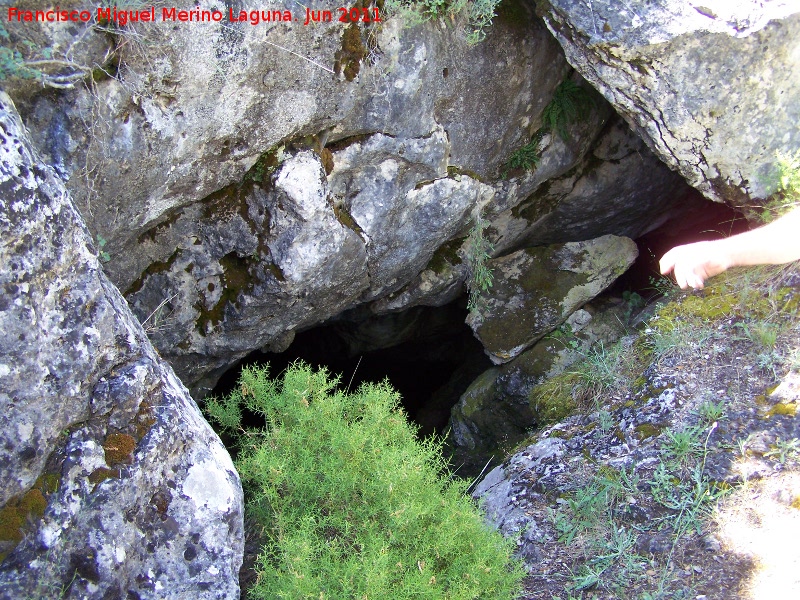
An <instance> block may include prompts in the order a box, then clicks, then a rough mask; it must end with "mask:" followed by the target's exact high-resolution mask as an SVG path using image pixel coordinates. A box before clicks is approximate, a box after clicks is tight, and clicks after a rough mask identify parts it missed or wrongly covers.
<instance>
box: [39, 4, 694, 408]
mask: <svg viewBox="0 0 800 600" xmlns="http://www.w3.org/2000/svg"><path fill="white" fill-rule="evenodd" d="M179 4H180V3H179ZM199 4H200V6H201V8H208V6H210V5H211V4H213V3H210V2H200V3H199ZM240 4H241V8H243V9H251V8H252V9H263V6H261V5H260V4H259V3H258V2H256V1H255V0H247V1H245V2H241V3H240ZM186 5H187V6H188V5H189V3H188V2H187V3H186ZM310 7H311V8H314V6H313V5H310ZM289 8H290V9H291V10H295V9H296V6H295V5H292V6H290V7H289ZM322 8H329V7H327V6H326V7H322ZM295 16H298V17H302V16H304V15H300V14H299V13H298V14H296V15H295ZM301 22H302V21H301ZM262 25H263V24H262ZM132 33H135V35H131V36H130V37H129V38H128V37H126V35H127V34H126V32H125V30H123V31H122V32H120V34H119V36H120V37H118V40H117V41H118V42H120V43H119V44H118V46H119V50H118V54H117V57H118V59H119V64H120V66H119V71H118V73H117V74H116V76H115V77H114V78H108V79H105V80H103V81H98V82H97V83H96V84H95V86H94V87H93V89H92V91H91V93H90V92H89V91H86V90H75V91H74V92H71V93H70V94H67V95H64V96H55V95H43V96H39V97H36V98H34V99H30V100H26V111H25V113H24V116H25V117H26V118H27V119H28V125H29V127H30V128H31V130H32V134H33V136H34V138H35V140H36V141H37V142H38V144H39V146H40V147H41V148H43V149H44V150H45V151H46V153H47V155H48V157H49V159H50V160H51V161H52V164H54V165H56V166H57V167H58V169H59V172H61V173H63V175H64V176H65V178H67V179H68V186H69V188H70V190H71V191H72V193H73V195H74V197H75V198H76V202H77V203H78V206H79V208H80V209H81V210H82V212H83V214H84V215H85V217H86V219H87V222H88V225H89V227H90V229H91V230H92V231H93V232H95V233H96V235H97V236H98V237H102V239H104V240H107V241H106V246H105V247H104V250H105V251H106V252H108V255H109V256H108V257H107V258H108V261H107V262H105V264H104V267H105V269H106V271H107V272H108V274H109V276H110V278H111V279H112V281H113V282H114V283H116V284H117V285H118V286H119V287H120V289H122V290H123V292H124V294H125V296H126V298H127V299H128V300H129V302H130V303H131V305H132V308H133V310H134V313H135V314H136V315H137V316H138V317H139V318H140V320H142V321H146V327H147V330H148V333H149V335H150V336H151V339H152V340H153V342H154V344H155V345H156V347H157V348H158V349H159V351H160V352H161V354H162V355H163V356H164V357H165V358H167V359H168V360H169V361H170V363H171V364H172V365H173V366H174V368H175V369H176V371H177V373H178V374H179V375H180V377H181V379H182V380H183V381H184V382H185V383H186V384H187V385H188V386H189V387H190V389H191V390H192V392H193V393H195V394H197V395H198V396H200V395H203V394H205V393H207V391H208V389H209V388H210V387H212V386H213V384H214V382H215V381H216V380H217V378H218V375H219V373H220V372H221V371H222V370H224V369H225V368H227V367H229V366H230V365H231V364H233V363H234V362H235V361H236V360H238V359H239V358H241V357H242V356H244V355H245V354H247V353H248V352H250V351H252V350H255V349H258V348H262V347H266V348H269V349H272V350H281V349H283V348H285V347H286V346H287V345H288V344H289V343H290V342H291V339H292V337H293V335H294V333H295V332H296V331H301V330H303V329H307V328H309V327H312V326H314V325H316V324H318V323H320V322H323V321H325V320H328V319H331V318H335V317H336V316H337V315H339V314H341V313H342V312H343V311H346V310H349V309H352V308H355V307H362V308H363V307H366V308H368V310H370V311H372V312H373V313H378V314H381V313H386V312H393V311H398V310H403V309H406V308H409V307H411V306H415V305H420V304H422V305H429V306H440V305H442V304H444V303H447V302H449V301H451V300H453V299H454V298H455V297H456V296H457V295H459V294H460V293H462V292H463V285H462V284H463V281H464V277H465V275H466V272H465V269H464V265H463V263H461V261H462V258H463V249H462V248H461V246H462V242H463V239H464V238H465V237H466V235H467V232H468V230H469V227H470V223H471V220H472V219H473V218H474V216H475V215H476V214H477V213H478V212H479V211H482V212H483V213H484V214H485V216H486V219H487V220H488V221H489V222H490V223H491V236H492V238H493V241H496V242H497V244H496V247H497V254H501V253H505V252H508V251H511V250H516V249H518V248H520V247H525V246H528V245H533V244H541V243H552V242H563V241H575V240H579V239H584V238H586V237H597V236H600V235H603V234H606V233H617V234H631V235H634V234H637V233H641V232H642V231H645V230H647V229H648V228H649V227H651V226H652V225H653V224H654V223H657V222H659V221H660V220H661V219H662V218H663V216H664V215H665V214H668V213H669V212H670V211H671V210H672V207H673V203H672V201H673V199H675V198H678V197H680V196H682V195H683V194H682V192H681V191H680V188H681V186H682V185H683V183H682V182H681V181H680V179H679V178H678V177H677V176H676V175H674V174H672V173H671V172H670V171H669V170H668V169H666V168H665V167H663V166H661V165H658V164H657V160H656V159H655V158H654V157H653V156H652V154H649V153H648V152H646V151H645V150H644V149H643V148H641V149H640V147H641V142H638V141H636V139H635V137H634V136H633V134H632V133H631V132H630V131H629V130H628V129H627V128H624V127H620V124H619V121H618V120H616V118H612V116H611V112H612V111H611V110H610V107H609V106H608V105H607V104H606V103H604V102H603V101H602V100H601V99H599V96H598V101H597V103H596V107H595V109H594V110H592V111H591V114H589V115H587V117H586V119H585V120H583V121H581V122H576V123H572V124H569V126H568V131H569V136H568V138H567V139H562V137H560V136H558V135H547V136H545V138H544V139H542V141H541V144H540V148H539V150H540V155H541V159H540V161H539V164H538V166H537V168H536V169H535V170H533V171H529V172H524V173H523V172H512V173H510V174H509V175H510V176H509V178H508V179H504V178H502V177H501V174H502V172H503V171H504V170H505V168H504V165H505V163H506V161H507V159H508V156H509V155H510V154H511V152H512V151H514V150H516V149H517V148H519V147H520V146H522V145H523V144H524V143H526V142H527V141H528V140H529V139H530V136H531V134H532V133H533V132H535V131H537V130H538V128H539V126H540V125H541V114H542V111H543V109H544V107H545V106H546V105H547V103H548V102H549V101H550V99H551V98H552V96H553V92H554V90H555V88H556V87H557V85H558V84H559V83H560V82H561V81H562V80H563V79H564V78H565V77H566V76H567V75H568V72H569V67H568V66H567V64H566V61H565V59H564V57H563V55H562V54H561V51H560V48H559V47H558V44H557V43H556V42H555V41H554V40H553V39H552V36H550V34H549V33H548V32H547V30H546V28H545V27H544V25H543V24H542V23H541V21H539V20H538V19H535V18H534V17H533V15H532V14H531V13H530V12H529V10H528V9H527V8H526V7H525V6H523V5H522V4H515V3H510V4H509V5H508V6H507V7H503V8H502V10H500V14H499V16H498V18H497V19H496V21H495V24H494V25H493V27H492V32H491V35H490V36H489V38H488V39H487V40H486V41H485V42H483V43H481V44H479V45H477V46H469V45H467V44H466V42H465V40H464V39H463V35H462V31H461V29H460V27H458V26H455V27H445V26H444V25H442V24H440V23H428V24H425V25H422V26H419V27H415V28H406V27H404V24H403V23H402V21H401V20H399V19H398V18H391V19H388V20H386V21H385V22H384V23H383V24H382V25H381V26H380V27H376V26H373V25H370V26H363V25H362V26H361V28H360V29H359V28H357V27H350V26H348V27H347V28H344V27H343V26H342V25H341V24H339V23H321V24H317V25H310V26H302V25H301V24H298V23H281V22H273V23H269V24H265V25H264V27H263V28H262V27H261V26H258V27H254V26H250V25H245V24H227V23H225V24H222V25H217V24H214V23H195V24H191V25H187V24H183V25H180V26H174V27H173V26H172V25H171V24H163V23H155V24H146V23H140V24H138V25H136V27H135V32H132ZM88 35H89V36H91V35H95V34H94V33H92V32H89V34H88ZM104 35H105V34H104ZM265 35H266V40H265ZM104 39H105V38H104ZM265 41H266V43H265ZM122 42H124V43H122ZM101 46H102V45H100V46H98V48H99V47H101ZM280 47H282V48H289V49H291V50H292V52H295V53H296V54H291V53H289V52H287V51H286V50H282V49H281V48H280ZM87 51H88V50H87ZM95 54H97V49H95ZM298 55H301V56H302V57H305V58H307V59H308V60H305V59H304V58H301V57H298ZM98 60H99V59H98ZM337 64H338V67H337V66H336V65H337ZM337 68H338V69H339V70H340V73H338V74H334V73H331V72H329V71H328V70H326V69H333V70H334V71H335V70H337ZM572 77H573V78H574V79H579V78H577V77H576V76H574V75H572ZM583 85H585V83H584V84H583ZM499 106H502V110H497V107H499ZM87 123H90V124H91V127H90V128H88V129H87V127H86V124H87ZM641 157H643V158H641ZM87 165H89V166H90V168H89V169H87V168H86V166H87ZM620 165H622V171H623V172H624V174H620V172H619V171H616V172H614V174H612V172H613V171H615V170H616V169H619V168H620ZM651 167H652V168H651ZM552 178H560V179H558V180H557V183H554V184H551V183H550V182H549V181H548V180H551V179H552ZM621 184H624V185H622V187H623V188H625V192H624V193H619V188H620V186H621ZM548 190H549V191H548ZM620 199H623V200H624V201H622V202H618V201H617V200H620ZM612 200H613V201H612ZM551 213H552V215H551ZM632 215H633V216H632ZM534 230H535V231H534Z"/></svg>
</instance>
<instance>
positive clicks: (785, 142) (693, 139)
mask: <svg viewBox="0 0 800 600" xmlns="http://www.w3.org/2000/svg"><path fill="white" fill-rule="evenodd" d="M542 4H543V5H545V6H546V10H545V16H544V18H545V22H546V23H547V25H548V27H549V28H550V30H551V31H552V32H553V34H554V35H555V36H556V38H557V39H558V41H559V42H560V43H561V45H562V46H563V47H564V50H565V52H566V54H567V59H568V60H569V61H570V63H571V64H572V65H573V66H574V67H575V68H576V69H578V70H579V71H580V73H581V74H582V75H583V76H584V77H585V78H586V79H587V80H589V81H590V82H591V83H592V85H594V86H595V87H596V88H597V89H598V90H600V91H601V92H602V93H603V95H604V96H605V97H606V98H607V99H608V100H609V102H611V103H612V104H613V105H614V108H615V109H616V110H617V111H618V112H619V113H620V114H622V115H623V116H624V117H625V118H626V120H627V121H628V122H629V123H631V125H632V126H633V127H634V128H635V129H636V131H637V132H638V133H639V134H640V135H641V136H642V137H643V138H644V139H645V141H647V143H648V145H649V146H650V147H651V148H652V149H653V150H654V152H655V153H656V154H657V155H658V156H659V157H660V158H661V159H662V160H663V161H664V162H665V163H666V164H667V165H669V166H670V167H672V168H673V169H676V170H678V171H679V172H680V173H681V174H682V175H683V176H684V177H685V178H686V180H687V181H688V182H689V183H690V184H691V185H692V186H694V187H696V188H697V189H698V190H700V191H701V192H702V193H703V194H705V195H706V196H707V197H709V198H711V199H714V200H718V201H726V202H728V203H732V204H734V205H738V206H743V205H747V204H749V203H751V201H752V200H754V199H758V198H764V197H766V196H767V195H769V194H770V193H771V191H772V190H774V188H775V185H776V183H777V180H776V178H775V176H774V172H773V165H774V163H775V154H776V152H794V151H796V150H797V148H800V131H799V130H798V129H797V127H795V124H796V123H797V122H798V120H800V61H798V60H797V57H798V52H800V46H798V39H800V5H798V3H797V2H794V1H790V0H776V1H773V2H758V1H756V0H745V1H742V2H723V1H711V0H709V1H708V2H704V3H703V4H702V6H701V5H700V4H697V3H695V2H688V1H686V0H681V1H674V0H656V1H652V0H633V1H631V2H627V3H625V4H624V6H620V5H619V4H618V3H615V2H583V1H581V0H549V1H548V2H545V3H542Z"/></svg>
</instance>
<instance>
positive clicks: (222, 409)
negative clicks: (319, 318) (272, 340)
mask: <svg viewBox="0 0 800 600" xmlns="http://www.w3.org/2000/svg"><path fill="white" fill-rule="evenodd" d="M337 386H338V379H331V378H329V377H328V375H327V373H326V372H325V371H324V370H322V371H313V370H312V369H311V368H310V367H308V366H307V365H304V364H295V365H293V366H290V367H289V368H288V369H287V370H286V371H285V372H284V374H283V376H282V377H281V378H280V379H277V380H274V379H270V378H269V377H268V372H267V369H266V368H249V369H245V370H244V371H243V372H242V375H241V379H240V381H239V384H238V386H237V388H236V390H235V391H234V392H233V393H232V394H231V395H230V396H228V397H227V398H225V399H224V400H211V401H209V402H208V405H207V410H208V413H209V414H210V415H211V417H212V418H213V419H214V420H216V421H217V422H218V423H220V424H221V425H222V426H223V427H224V428H225V429H227V430H228V431H230V432H232V434H233V435H235V436H237V439H238V445H239V447H240V454H239V457H238V459H237V461H236V465H237V468H238V470H239V473H240V475H241V477H242V481H243V484H244V486H245V493H246V496H247V498H248V501H247V511H248V514H249V516H250V518H252V519H254V521H255V522H256V523H257V527H258V528H259V530H260V531H261V534H262V535H261V537H262V540H263V547H262V548H261V553H260V555H259V557H258V560H257V566H256V568H257V571H258V578H257V581H256V582H255V584H254V585H253V587H252V588H251V589H250V590H249V591H248V597H250V598H264V599H269V600H272V599H274V598H314V599H316V598H329V599H336V598H409V599H410V598H431V599H436V598H441V599H452V600H456V599H467V598H498V599H501V598H512V597H514V595H515V594H516V593H517V591H518V589H519V583H520V581H521V579H522V577H523V576H524V572H523V570H522V568H521V566H520V565H519V563H518V562H516V561H514V560H512V559H511V552H512V550H513V542H512V541H510V540H504V539H503V538H502V536H501V535H500V534H499V533H498V532H497V531H496V530H494V529H491V528H490V527H489V526H487V525H486V524H485V523H484V521H483V518H482V516H481V514H480V513H479V511H478V510H477V508H476V507H475V505H474V504H473V503H472V501H471V500H470V499H469V497H468V496H467V495H466V493H465V492H466V489H467V486H468V482H464V481H461V480H457V479H455V478H453V477H452V476H449V475H448V474H447V470H446V465H445V461H444V459H443V458H442V454H441V442H439V441H436V440H434V439H432V438H429V439H427V440H425V441H423V442H420V441H418V439H417V437H416V432H415V431H414V429H413V427H412V426H411V425H410V424H409V423H408V421H407V419H406V417H405V415H404V414H403V413H402V411H401V409H400V407H399V397H398V395H397V393H396V392H394V391H393V390H392V389H391V387H390V386H389V384H388V382H383V383H381V384H365V385H363V386H362V387H360V388H359V389H358V390H357V391H356V392H355V393H347V392H343V391H341V390H340V389H339V388H338V387H337ZM243 408H247V409H248V410H249V411H251V412H253V413H255V414H257V415H261V416H263V417H264V419H265V421H266V426H265V427H264V428H261V429H248V430H246V431H245V430H243V429H242V424H241V414H242V409H243Z"/></svg>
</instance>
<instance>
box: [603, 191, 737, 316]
mask: <svg viewBox="0 0 800 600" xmlns="http://www.w3.org/2000/svg"><path fill="white" fill-rule="evenodd" d="M685 205H686V206H687V208H686V209H685V210H684V211H683V212H682V214H680V215H679V216H677V217H675V218H673V219H670V220H669V221H667V222H666V223H665V224H664V225H661V226H660V227H658V228H657V229H654V230H653V231H650V232H648V233H646V234H644V235H643V236H641V237H639V238H637V239H636V240H635V241H636V245H637V246H638V247H639V257H638V258H637V259H636V262H634V263H633V265H631V267H630V268H629V269H628V270H627V271H626V272H625V273H624V274H623V275H622V276H621V277H620V278H619V279H617V281H616V282H615V283H614V285H613V286H612V287H611V288H610V289H609V290H608V292H607V293H609V294H612V295H620V294H622V292H624V291H629V292H636V293H638V294H640V295H641V296H642V297H643V298H645V299H646V300H648V301H649V300H652V299H654V298H655V297H656V296H658V295H659V291H658V289H657V281H655V280H657V279H658V278H659V277H660V272H659V266H658V261H659V260H660V259H661V257H662V256H663V255H664V254H665V253H666V252H667V251H668V250H670V249H672V248H674V247H675V246H680V245H682V244H691V243H693V242H701V241H706V240H718V239H722V238H725V237H730V236H732V235H736V234H737V233H742V232H743V231H747V230H748V229H749V226H748V222H747V220H746V219H745V218H744V216H742V215H741V213H738V212H736V211H735V210H733V209H732V208H731V207H729V206H728V205H726V204H722V203H719V202H712V201H711V200H708V199H706V198H705V197H704V196H703V195H702V194H701V193H700V192H698V191H697V190H694V189H690V191H689V192H688V195H687V198H686V199H685Z"/></svg>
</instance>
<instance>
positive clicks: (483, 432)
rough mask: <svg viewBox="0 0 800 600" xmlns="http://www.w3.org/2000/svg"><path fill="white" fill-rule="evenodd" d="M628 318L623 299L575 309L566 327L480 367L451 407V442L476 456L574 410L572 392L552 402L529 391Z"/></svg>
mask: <svg viewBox="0 0 800 600" xmlns="http://www.w3.org/2000/svg"><path fill="white" fill-rule="evenodd" d="M626 318H627V315H626V314H625V307H624V306H623V305H622V304H615V305H609V306H607V307H604V308H603V310H602V311H601V312H598V313H596V314H594V315H592V314H590V313H589V312H587V311H586V310H584V309H580V310H577V311H575V312H574V313H572V315H570V317H569V318H568V319H567V321H566V325H568V333H566V332H565V333H560V332H559V333H560V335H558V336H555V335H554V336H552V337H546V338H544V339H542V340H540V341H539V342H537V343H536V344H535V345H534V346H533V347H532V348H530V349H529V350H526V351H525V352H523V353H522V354H520V355H519V356H518V357H516V358H515V359H514V360H512V361H511V362H508V363H506V364H504V365H500V366H496V367H492V368H491V369H488V370H487V371H485V372H484V373H482V374H481V375H480V376H479V377H478V378H477V379H475V381H473V382H472V384H470V386H469V388H468V389H467V391H465V392H464V394H462V396H461V398H460V399H459V401H458V403H457V404H456V405H455V406H454V407H453V410H452V413H451V418H450V427H451V430H452V438H453V442H454V443H455V445H456V446H460V447H463V448H466V449H468V450H470V451H477V453H478V455H480V456H482V455H483V454H485V453H489V454H490V453H492V452H494V451H495V450H496V449H497V447H498V446H500V445H506V444H513V443H515V442H517V441H519V440H520V439H522V438H524V437H525V436H526V435H527V434H528V431H530V429H532V428H534V427H541V426H542V425H544V424H546V423H547V422H552V421H553V420H554V419H558V418H560V417H563V416H565V415H566V414H569V413H570V412H572V411H573V410H574V409H575V403H574V402H573V401H572V400H571V397H570V399H569V401H568V402H567V403H566V404H565V405H563V406H562V405H557V403H555V402H551V403H549V405H548V406H540V405H538V403H537V402H536V399H535V397H533V396H532V395H531V392H532V391H533V389H534V388H535V387H536V386H537V385H539V384H542V383H543V382H544V381H546V380H547V379H549V378H552V377H555V376H556V375H558V374H559V373H563V372H564V370H565V369H567V368H568V367H569V366H570V365H572V364H573V363H575V362H578V361H580V360H582V359H583V358H584V357H585V356H586V355H587V353H588V352H589V351H590V348H591V347H592V346H594V345H595V344H598V343H600V344H603V345H607V344H610V343H613V342H615V341H617V340H618V339H619V338H620V337H621V336H623V335H624V334H625V325H624V323H625V321H626ZM601 347H602V346H601ZM484 460H485V459H484Z"/></svg>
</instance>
